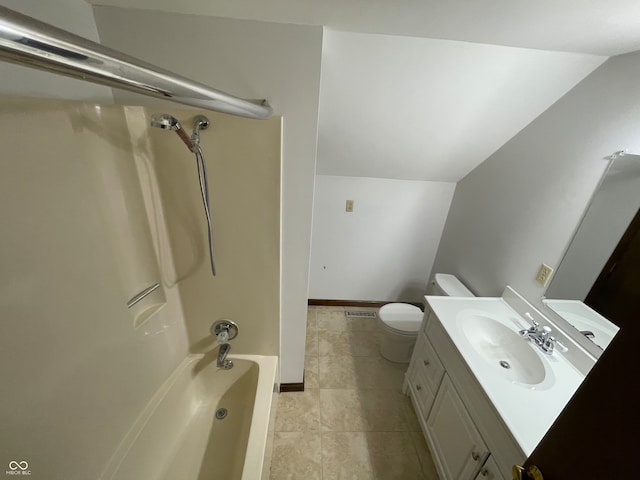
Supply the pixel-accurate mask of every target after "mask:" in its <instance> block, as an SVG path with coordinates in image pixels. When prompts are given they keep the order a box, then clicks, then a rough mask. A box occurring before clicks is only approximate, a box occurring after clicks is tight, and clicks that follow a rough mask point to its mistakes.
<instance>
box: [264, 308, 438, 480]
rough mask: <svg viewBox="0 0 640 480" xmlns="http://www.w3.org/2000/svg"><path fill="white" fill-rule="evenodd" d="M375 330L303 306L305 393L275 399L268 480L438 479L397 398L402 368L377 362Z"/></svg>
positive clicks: (407, 404) (410, 414)
mask: <svg viewBox="0 0 640 480" xmlns="http://www.w3.org/2000/svg"><path fill="white" fill-rule="evenodd" d="M346 308H348V307H346ZM352 309H353V310H359V311H362V310H372V311H375V309H364V308H360V307H358V308H355V307H354V308H352ZM377 331H378V326H377V320H376V319H375V318H347V317H346V315H345V307H309V309H308V315H307V347H306V359H305V391H304V392H291V393H281V394H280V397H279V400H278V409H277V414H276V423H275V436H274V440H273V457H272V460H271V480H282V479H290V480H314V479H317V480H342V479H349V480H352V479H353V480H360V479H363V480H365V479H366V480H395V479H398V480H414V479H415V480H438V475H437V473H436V471H435V467H434V466H433V461H432V459H431V455H430V453H429V450H428V449H427V446H426V444H425V441H424V438H423V436H422V432H421V430H420V425H419V424H418V419H417V418H416V416H415V413H414V411H413V408H412V406H411V401H410V400H409V398H408V397H406V396H404V395H403V394H402V382H403V379H404V372H405V371H406V369H407V366H408V365H406V364H395V363H392V362H389V361H387V360H385V359H384V358H382V357H381V356H380V354H379V353H378V347H377Z"/></svg>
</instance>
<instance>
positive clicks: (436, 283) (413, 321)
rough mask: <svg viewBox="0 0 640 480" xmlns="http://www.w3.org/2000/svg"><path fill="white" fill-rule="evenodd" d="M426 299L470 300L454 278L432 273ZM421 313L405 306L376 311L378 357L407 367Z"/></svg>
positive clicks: (393, 304)
mask: <svg viewBox="0 0 640 480" xmlns="http://www.w3.org/2000/svg"><path fill="white" fill-rule="evenodd" d="M428 294H429V295H440V296H448V297H474V296H475V295H474V294H473V293H471V292H470V291H469V289H468V288H467V287H465V286H464V285H463V284H462V282H460V280H458V279H457V278H456V277H455V275H450V274H447V273H436V274H435V276H434V279H433V281H432V282H431V286H430V289H429V293H428ZM422 316H423V313H422V310H420V309H419V308H418V307H416V306H415V305H410V304H408V303H388V304H386V305H384V306H382V307H381V308H380V310H378V322H379V324H380V330H381V333H380V340H379V347H380V355H382V356H383V357H384V358H386V359H387V360H390V361H392V362H398V363H408V362H409V360H411V354H412V353H413V347H414V345H415V343H416V339H417V338H418V331H419V330H420V325H421V323H422Z"/></svg>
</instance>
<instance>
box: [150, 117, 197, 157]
mask: <svg viewBox="0 0 640 480" xmlns="http://www.w3.org/2000/svg"><path fill="white" fill-rule="evenodd" d="M150 123H151V126H152V127H156V128H162V129H163V130H173V131H174V132H176V133H177V134H178V136H179V137H180V139H181V140H182V141H183V142H184V144H185V145H186V146H187V148H188V149H189V150H191V151H192V152H195V149H196V144H195V142H193V141H192V140H191V138H189V135H187V132H185V131H184V129H183V128H182V125H180V122H179V121H178V119H177V118H176V117H174V116H171V115H169V114H168V113H161V114H154V115H151V122H150Z"/></svg>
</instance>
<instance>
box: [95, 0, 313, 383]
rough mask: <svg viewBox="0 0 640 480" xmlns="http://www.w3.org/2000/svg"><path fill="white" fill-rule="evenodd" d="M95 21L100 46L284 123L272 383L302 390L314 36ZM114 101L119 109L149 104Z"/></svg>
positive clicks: (215, 25)
mask: <svg viewBox="0 0 640 480" xmlns="http://www.w3.org/2000/svg"><path fill="white" fill-rule="evenodd" d="M95 15H96V22H97V25H98V30H99V32H100V37H101V39H102V41H103V43H104V44H105V45H108V46H109V47H112V48H115V49H117V50H121V51H123V52H126V53H128V54H130V55H133V56H134V57H140V58H142V59H144V60H145V61H147V62H150V63H153V64H156V65H158V66H161V67H164V68H167V69H169V70H171V71H175V72H177V73H180V74H182V75H184V76H187V77H189V78H192V79H194V80H197V81H200V82H202V83H205V84H208V85H211V86H212V87H214V88H217V89H220V90H223V91H226V92H228V93H231V94H234V95H237V96H241V97H247V98H266V99H268V100H269V102H270V103H271V104H272V106H273V107H274V111H275V114H276V115H282V116H283V117H284V119H283V120H284V125H283V172H282V224H281V228H282V235H281V239H282V240H281V242H282V243H281V250H282V253H281V259H282V277H281V289H280V291H281V292H282V298H281V332H282V338H281V367H282V369H281V374H282V377H281V378H282V381H283V382H285V383H295V382H301V381H302V376H303V368H304V339H305V329H306V323H305V322H306V303H307V293H308V281H307V279H308V276H309V252H310V238H311V215H310V212H311V209H312V203H313V176H314V172H315V152H316V138H317V121H318V95H319V88H320V62H321V49H322V29H321V28H319V27H305V26H296V25H283V24H273V23H264V22H254V21H242V20H231V19H224V18H215V17H203V16H193V15H177V14H166V13H157V12H148V11H138V10H128V9H118V8H110V7H96V8H95ZM115 95H116V100H117V101H118V102H121V103H129V104H132V103H133V104H135V103H138V104H140V103H144V104H150V103H153V101H152V102H150V101H149V100H148V99H147V98H146V97H140V96H138V95H135V94H131V93H128V92H120V91H117V92H115ZM153 104H155V105H157V104H158V102H155V103H153ZM214 128H215V125H214ZM247 141H250V139H247ZM247 300H248V301H250V299H247Z"/></svg>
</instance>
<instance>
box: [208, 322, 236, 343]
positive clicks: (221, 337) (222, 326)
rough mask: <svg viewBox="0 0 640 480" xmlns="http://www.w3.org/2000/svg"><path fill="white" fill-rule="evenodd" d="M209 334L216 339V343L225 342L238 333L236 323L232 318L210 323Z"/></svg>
mask: <svg viewBox="0 0 640 480" xmlns="http://www.w3.org/2000/svg"><path fill="white" fill-rule="evenodd" d="M210 330H211V335H213V336H214V337H216V338H217V339H218V343H226V342H228V341H229V340H233V339H234V338H235V337H236V335H238V325H237V324H236V322H234V321H233V320H227V319H226V318H223V319H221V320H218V321H216V322H214V323H213V325H211V329H210Z"/></svg>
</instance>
